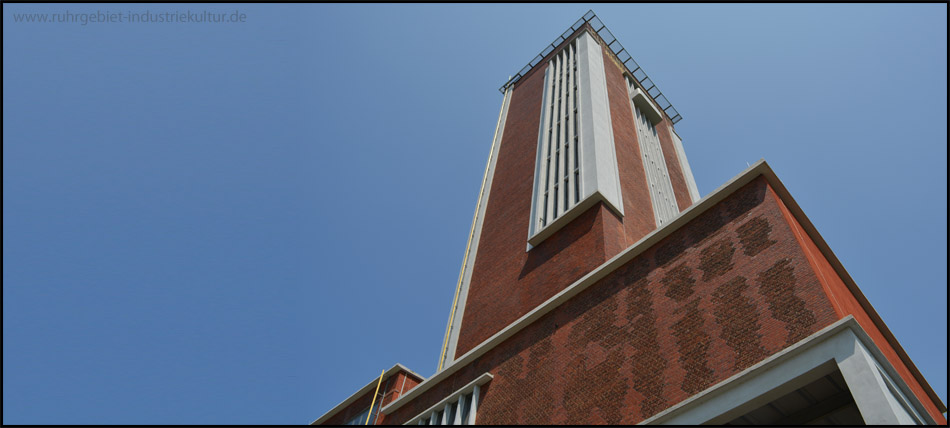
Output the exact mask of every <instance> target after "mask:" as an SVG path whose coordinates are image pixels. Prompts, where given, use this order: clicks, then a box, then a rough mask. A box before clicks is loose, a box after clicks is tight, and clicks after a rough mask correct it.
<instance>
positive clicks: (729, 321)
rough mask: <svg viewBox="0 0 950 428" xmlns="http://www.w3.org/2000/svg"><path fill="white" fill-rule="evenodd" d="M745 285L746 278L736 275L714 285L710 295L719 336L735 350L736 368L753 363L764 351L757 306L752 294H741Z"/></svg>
mask: <svg viewBox="0 0 950 428" xmlns="http://www.w3.org/2000/svg"><path fill="white" fill-rule="evenodd" d="M748 288H749V285H748V284H746V278H745V277H742V276H737V277H735V278H733V279H732V280H731V281H729V282H725V283H723V284H722V285H720V286H718V287H716V291H714V292H713V295H712V301H713V303H715V304H716V308H715V309H714V310H713V314H715V315H716V322H717V323H718V324H719V325H720V326H722V333H721V334H720V335H719V337H721V338H722V340H725V341H726V344H728V345H729V347H731V348H732V349H733V350H734V351H735V353H736V362H735V365H733V368H734V369H736V371H741V370H744V369H745V368H747V367H749V366H751V365H752V364H755V363H756V362H757V361H760V360H762V358H764V357H765V355H766V354H767V352H766V350H765V348H763V347H762V342H761V341H760V340H759V336H758V331H759V330H760V329H761V328H762V326H761V324H760V323H759V311H758V308H757V307H756V305H755V302H754V301H753V300H752V299H751V298H749V297H746V296H743V295H742V293H743V292H744V291H745V290H746V289H748Z"/></svg>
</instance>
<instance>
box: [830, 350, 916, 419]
mask: <svg viewBox="0 0 950 428" xmlns="http://www.w3.org/2000/svg"><path fill="white" fill-rule="evenodd" d="M851 344H852V345H853V347H852V352H851V353H850V355H846V356H844V357H839V358H837V362H838V369H839V370H841V376H842V377H844V381H845V383H847V384H848V389H849V390H850V391H851V395H852V396H853V397H854V403H855V404H856V405H857V406H858V411H860V412H861V417H862V418H864V422H865V423H866V424H868V425H897V424H915V423H916V422H915V421H914V420H913V419H911V418H910V417H909V416H908V415H907V413H906V411H905V410H904V409H903V408H902V407H901V406H900V404H898V403H897V402H896V401H895V400H894V399H893V396H892V395H891V394H890V391H888V389H887V384H886V383H885V382H884V379H882V378H881V373H880V372H879V371H878V369H877V366H876V365H875V363H874V358H873V357H872V356H871V355H870V354H869V353H868V351H867V350H866V349H864V346H863V345H861V342H860V341H858V340H854V341H852V342H851Z"/></svg>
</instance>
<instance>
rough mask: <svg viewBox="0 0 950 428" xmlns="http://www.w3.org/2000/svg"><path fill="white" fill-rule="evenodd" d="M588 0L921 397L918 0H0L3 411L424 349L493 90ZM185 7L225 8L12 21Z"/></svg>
mask: <svg viewBox="0 0 950 428" xmlns="http://www.w3.org/2000/svg"><path fill="white" fill-rule="evenodd" d="M588 8H593V10H594V11H595V12H596V13H597V14H598V15H599V16H600V17H601V19H602V20H603V21H604V23H605V24H607V26H608V27H609V28H610V29H611V30H612V31H613V33H614V34H615V35H616V36H617V38H618V39H620V41H621V42H622V43H623V44H624V45H625V46H626V47H627V49H628V50H629V51H630V52H631V53H632V55H633V56H634V58H635V59H636V60H637V61H638V62H639V63H640V64H641V65H642V66H643V68H644V69H645V70H646V71H647V73H649V74H650V76H651V77H652V78H653V80H654V81H655V82H656V83H657V84H658V85H659V87H660V89H662V90H663V92H664V93H665V94H666V95H667V97H668V98H669V100H670V101H672V102H673V104H674V105H675V106H676V108H677V109H678V110H679V111H680V113H681V114H682V115H683V117H684V119H683V121H682V122H680V123H679V124H678V125H677V130H678V132H679V134H680V135H681V136H682V137H683V140H684V144H685V147H686V151H687V154H688V156H689V159H690V163H691V165H692V167H693V172H694V173H695V176H696V181H697V183H698V185H699V190H700V192H701V193H702V194H703V195H705V194H707V193H709V192H710V191H712V190H713V189H715V188H717V187H718V186H719V185H721V184H723V183H724V182H725V181H727V180H728V179H730V178H731V177H733V176H735V175H736V174H738V173H739V172H740V171H742V170H743V169H745V168H746V167H747V164H748V163H752V162H754V161H756V160H758V159H760V158H764V159H766V160H767V161H768V162H769V164H770V165H771V166H772V168H773V169H774V170H775V172H776V173H777V174H778V176H779V178H780V179H782V181H783V182H784V183H785V185H786V186H787V187H788V189H789V190H790V191H791V193H792V194H793V195H794V197H795V199H796V200H797V201H798V202H799V204H800V205H801V206H802V208H803V209H804V211H805V213H806V214H807V215H808V216H809V217H810V218H811V220H812V222H813V223H814V224H815V225H816V227H817V228H818V230H819V231H820V232H821V234H822V235H823V236H824V238H825V240H826V241H827V242H828V243H829V245H830V246H831V248H832V249H833V250H834V251H835V253H836V254H837V256H838V258H839V259H840V260H841V261H842V263H843V264H844V266H845V267H846V268H847V269H848V271H849V272H850V273H851V275H852V276H853V277H854V279H855V281H856V282H857V283H858V285H859V286H860V287H861V289H862V290H863V291H864V293H865V294H866V295H867V296H868V298H869V299H870V301H871V302H872V303H873V304H874V306H875V308H877V310H878V312H880V314H881V316H882V317H883V318H884V320H885V321H886V322H887V323H888V325H889V326H890V328H891V330H892V331H893V332H894V333H895V335H896V336H897V337H898V338H899V340H900V342H901V343H902V344H903V346H904V347H905V349H906V350H907V352H908V353H909V354H910V356H911V357H912V358H913V360H914V361H915V362H916V364H917V366H918V367H919V368H920V370H921V371H922V372H923V374H924V375H925V376H926V377H927V379H928V380H929V381H930V383H931V384H932V385H933V387H934V388H935V390H936V391H937V393H938V394H939V395H940V396H941V397H942V398H943V400H944V401H946V400H947V307H946V304H947V262H946V257H947V237H946V233H947V122H946V115H947V83H946V81H947V5H946V4H925V5H885V4H874V5H812V4H808V5H804V4H803V5H695V4H693V5H675V4H665V5H594V6H592V7H591V6H589V5H556V6H554V5H461V6H460V5H436V6H429V5H410V6H403V5H353V6H349V5H347V6H342V5H273V6H265V5H256V4H240V5H234V6H229V5H223V4H216V5H208V6H203V5H175V4H152V5H147V6H128V5H119V4H110V5H69V6H64V5H29V4H13V5H10V4H5V5H3V423H4V424H25V423H42V424H62V423H77V424H134V423H160V424H179V423H198V424H201V423H219V424H244V423H253V424H271V423H274V424H278V423H285V424H299V423H308V422H310V421H312V420H313V419H315V418H317V417H318V416H320V415H321V414H323V413H324V412H325V411H326V410H328V409H329V408H331V407H332V406H334V405H336V404H337V403H339V402H340V401H342V400H343V399H344V398H346V397H347V396H349V395H350V394H351V393H353V392H354V391H355V390H356V389H357V388H359V387H361V386H363V385H365V384H366V383H367V382H369V381H370V380H372V379H373V377H374V376H377V375H378V374H379V372H380V370H382V369H384V368H388V367H390V366H392V365H393V364H394V363H396V362H400V363H402V364H404V365H406V366H408V367H409V368H411V369H413V370H415V371H417V372H419V373H420V374H422V375H424V376H429V375H431V374H432V373H433V372H434V371H435V368H436V360H437V357H438V352H439V348H440V346H441V344H442V337H443V333H444V329H445V324H446V320H447V318H448V313H449V305H450V304H451V301H452V294H453V292H454V287H455V282H456V279H457V275H458V269H459V265H460V263H461V259H462V253H463V251H464V246H465V240H466V238H467V233H468V228H469V225H470V222H471V219H472V212H473V210H474V207H475V199H476V196H477V193H478V189H479V185H480V181H481V177H482V171H483V168H484V166H485V160H486V159H487V156H488V150H489V147H490V144H491V141H490V140H491V137H492V133H493V131H494V126H495V121H496V119H497V117H498V110H499V107H500V105H501V100H502V96H501V94H500V93H499V92H498V90H497V89H498V87H499V86H501V85H502V84H503V83H504V82H505V80H506V79H507V77H508V76H509V75H512V74H515V73H516V72H517V71H518V70H519V69H521V67H522V66H524V65H525V64H526V63H527V62H528V61H529V60H531V59H532V58H533V57H534V55H536V54H537V53H538V52H539V51H540V50H541V49H542V48H543V47H544V46H545V45H546V44H548V43H550V42H551V41H552V40H553V39H554V38H555V37H556V36H557V35H559V34H560V33H561V32H563V31H564V30H565V29H566V28H567V27H569V26H570V25H571V24H572V23H573V22H574V21H575V20H577V19H578V18H579V17H580V16H581V15H582V14H584V12H586V11H587V10H588ZM66 10H69V11H70V13H80V12H95V11H96V10H99V11H109V12H122V13H128V12H129V11H133V12H144V11H145V10H149V11H150V12H151V13H153V14H154V13H158V12H173V11H176V10H178V11H186V10H191V11H193V12H200V11H203V10H209V11H215V12H226V13H231V12H233V11H234V10H238V11H240V12H242V13H245V14H246V16H247V18H246V22H244V23H231V24H209V23H204V24H202V23H153V24H141V23H138V24H129V23H89V24H87V25H81V23H54V24H50V23H46V24H38V23H22V22H19V23H18V22H15V20H14V14H19V13H62V12H65V11H66Z"/></svg>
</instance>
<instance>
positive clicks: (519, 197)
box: [455, 33, 690, 358]
mask: <svg viewBox="0 0 950 428" xmlns="http://www.w3.org/2000/svg"><path fill="white" fill-rule="evenodd" d="M575 34H576V33H575ZM592 34H593V33H592ZM595 39H596V36H595ZM569 40H570V38H568V39H567V41H565V42H564V43H562V46H563V45H564V44H566V43H569ZM556 52H558V49H555V50H553V51H552V55H553V54H554V53H556ZM603 55H604V58H605V61H604V63H605V67H606V69H605V71H606V77H607V91H608V101H609V103H610V114H611V124H612V127H613V132H614V141H615V146H616V150H617V160H618V168H619V173H620V185H621V192H622V193H621V194H622V197H623V204H624V214H625V215H624V216H623V217H622V218H621V217H620V216H618V215H616V214H614V213H613V212H612V211H610V210H609V209H608V208H607V207H606V206H604V205H603V204H602V203H598V204H597V205H596V206H594V207H592V208H590V209H589V210H588V211H587V212H585V213H584V214H582V215H581V216H580V217H578V218H577V219H575V220H573V221H572V222H571V223H570V224H568V225H567V226H565V227H564V228H562V229H561V230H559V231H557V232H556V233H555V234H554V235H552V236H551V237H549V238H548V239H546V240H545V241H544V242H542V243H541V244H540V245H538V246H537V247H535V248H534V249H532V250H531V251H529V252H525V246H526V244H527V240H528V226H529V224H528V222H529V221H530V211H531V196H532V186H533V184H534V173H535V162H536V152H537V145H538V128H539V125H540V118H541V103H542V96H543V93H544V73H543V69H544V67H542V66H538V67H536V68H535V69H534V70H532V71H531V72H530V73H528V74H527V75H526V76H525V77H523V78H522V79H521V80H520V81H519V82H518V83H517V85H516V86H515V89H514V91H513V92H512V96H511V101H510V104H509V107H508V117H507V119H506V122H505V129H504V134H503V136H502V141H501V144H500V147H499V150H498V154H497V156H498V160H497V162H496V165H495V170H494V175H493V178H492V185H491V189H490V190H489V199H488V204H487V206H486V209H485V216H484V219H483V227H482V233H481V235H480V237H479V244H478V252H477V256H476V258H475V263H474V265H473V267H472V269H473V270H472V278H471V282H470V283H469V291H468V296H467V299H466V304H465V308H464V313H463V317H462V324H461V327H460V329H459V339H458V343H457V345H456V352H455V357H456V358H457V357H459V356H461V355H463V354H465V353H466V352H468V351H469V350H470V349H472V348H474V347H475V346H477V345H478V344H479V343H481V342H482V341H484V340H485V339H488V338H489V337H491V335H493V334H495V333H496V332H498V331H500V330H501V329H503V328H504V327H505V326H507V325H508V324H510V323H511V322H513V321H515V320H517V319H518V318H519V317H521V316H522V315H524V314H525V313H527V312H529V311H530V310H531V309H534V308H535V307H537V306H538V305H539V304H541V303H543V302H544V301H545V300H547V299H548V298H550V297H551V296H553V295H554V294H556V293H557V292H559V291H561V290H562V289H564V287H566V286H568V285H570V284H571V283H573V282H574V281H575V280H577V279H579V278H580V277H581V276H583V275H585V274H586V273H588V272H590V271H591V270H592V269H593V268H595V267H597V266H599V265H600V264H601V263H603V262H604V261H606V260H608V259H609V258H610V257H613V256H614V255H616V254H618V253H619V252H620V251H622V250H623V249H625V248H627V247H628V246H630V245H631V244H633V243H635V242H636V241H637V240H639V239H640V238H642V237H644V236H646V235H647V234H648V233H650V232H651V231H653V230H654V229H656V223H655V219H654V213H653V208H652V203H651V201H650V195H649V189H648V187H647V183H646V176H645V173H644V169H643V168H644V167H643V160H642V156H641V155H640V148H639V145H638V144H637V139H636V138H637V136H636V126H635V123H634V118H633V112H632V110H631V109H630V100H629V98H628V97H627V86H626V82H625V80H624V78H623V74H622V71H621V69H620V68H618V66H617V65H616V64H615V62H614V60H613V59H612V56H611V54H608V53H607V52H606V51H604V53H603ZM541 63H542V64H543V63H544V61H542V62H541ZM664 120H665V119H664ZM665 123H666V122H664V123H661V124H660V126H658V127H657V129H658V131H659V135H660V139H661V144H662V147H663V152H664V156H665V157H666V158H667V159H666V162H667V164H668V165H669V170H670V176H671V179H672V180H673V184H674V193H676V198H677V201H678V204H679V206H680V209H685V208H686V207H688V206H689V205H690V199H689V194H688V191H687V190H686V184H685V179H683V175H682V172H681V169H680V167H679V161H678V159H677V158H676V153H675V151H674V149H673V146H672V140H671V139H670V135H669V132H668V130H666V124H665ZM661 129H662V131H660V130H661Z"/></svg>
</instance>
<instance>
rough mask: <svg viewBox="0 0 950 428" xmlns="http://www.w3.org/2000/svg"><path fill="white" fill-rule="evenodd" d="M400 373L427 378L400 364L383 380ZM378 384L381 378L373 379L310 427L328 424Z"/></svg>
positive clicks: (386, 374) (387, 371)
mask: <svg viewBox="0 0 950 428" xmlns="http://www.w3.org/2000/svg"><path fill="white" fill-rule="evenodd" d="M398 372H406V373H408V374H409V375H411V376H413V377H416V378H418V379H419V380H425V378H424V377H422V376H420V375H419V374H418V373H416V372H414V371H412V370H409V369H408V368H406V366H404V365H402V364H399V363H396V364H395V365H393V366H392V367H390V368H389V370H386V371H385V372H384V373H383V380H386V379H387V378H389V377H390V376H392V375H394V374H396V373H398ZM377 382H379V378H373V380H371V381H370V382H369V383H367V384H366V386H364V387H362V388H360V389H359V391H356V392H355V393H353V395H350V396H349V397H347V398H346V399H345V400H343V402H341V403H340V404H337V405H336V406H333V408H332V409H330V410H328V411H327V412H326V413H324V414H323V416H320V417H319V418H317V419H316V420H315V421H313V422H311V423H310V425H320V424H322V423H324V422H326V420H327V419H330V417H331V416H333V415H335V414H336V413H337V412H339V411H340V410H343V409H344V408H345V407H346V406H349V405H350V404H353V402H354V401H356V400H357V399H359V398H360V397H362V396H363V395H365V394H366V393H368V392H370V391H372V390H373V389H374V388H376V383H377Z"/></svg>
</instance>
